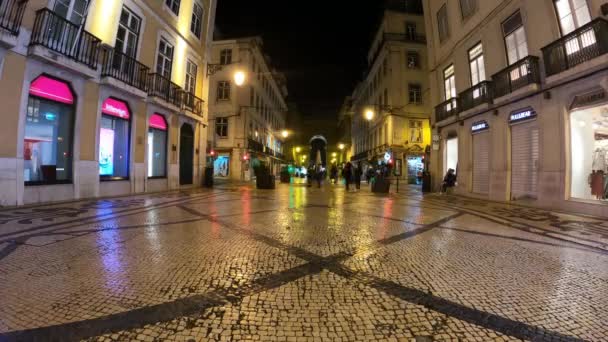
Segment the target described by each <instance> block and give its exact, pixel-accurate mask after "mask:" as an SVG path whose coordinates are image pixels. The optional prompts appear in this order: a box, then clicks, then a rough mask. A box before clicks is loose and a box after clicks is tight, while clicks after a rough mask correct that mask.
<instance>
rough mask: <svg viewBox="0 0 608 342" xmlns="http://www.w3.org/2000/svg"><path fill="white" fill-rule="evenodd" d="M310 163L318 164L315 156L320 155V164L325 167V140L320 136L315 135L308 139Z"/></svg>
mask: <svg viewBox="0 0 608 342" xmlns="http://www.w3.org/2000/svg"><path fill="white" fill-rule="evenodd" d="M309 143H310V162H311V163H315V164H316V163H318V162H319V161H318V160H317V159H318V158H317V155H320V159H321V160H320V162H321V164H322V165H323V166H326V165H327V139H325V137H324V136H322V135H315V136H313V137H312V138H310V141H309Z"/></svg>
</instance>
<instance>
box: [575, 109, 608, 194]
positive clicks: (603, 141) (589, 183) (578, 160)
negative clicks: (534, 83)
mask: <svg viewBox="0 0 608 342" xmlns="http://www.w3.org/2000/svg"><path fill="white" fill-rule="evenodd" d="M570 130H571V132H570V135H571V138H570V140H571V167H572V169H571V172H572V181H571V197H572V198H578V199H586V200H602V201H608V105H603V106H598V107H593V108H588V109H583V110H578V111H574V112H572V113H571V114H570Z"/></svg>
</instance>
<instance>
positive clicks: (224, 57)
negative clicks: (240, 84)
mask: <svg viewBox="0 0 608 342" xmlns="http://www.w3.org/2000/svg"><path fill="white" fill-rule="evenodd" d="M220 64H221V65H228V64H232V49H224V50H222V51H220Z"/></svg>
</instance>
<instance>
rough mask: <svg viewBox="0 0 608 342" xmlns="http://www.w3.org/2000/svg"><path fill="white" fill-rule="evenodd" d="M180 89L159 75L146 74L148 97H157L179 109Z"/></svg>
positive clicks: (180, 100) (180, 101)
mask: <svg viewBox="0 0 608 342" xmlns="http://www.w3.org/2000/svg"><path fill="white" fill-rule="evenodd" d="M181 92H182V90H181V88H180V87H179V86H178V85H177V84H175V83H173V82H171V81H170V80H169V79H168V78H165V77H163V76H162V75H160V74H157V73H154V74H148V95H150V96H154V97H158V98H160V99H162V100H164V101H166V102H168V103H170V104H172V105H174V106H176V107H179V108H181V104H182V95H181Z"/></svg>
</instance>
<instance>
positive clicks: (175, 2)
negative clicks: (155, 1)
mask: <svg viewBox="0 0 608 342" xmlns="http://www.w3.org/2000/svg"><path fill="white" fill-rule="evenodd" d="M179 3H180V0H165V5H167V7H169V9H170V10H171V12H173V14H175V15H179Z"/></svg>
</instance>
